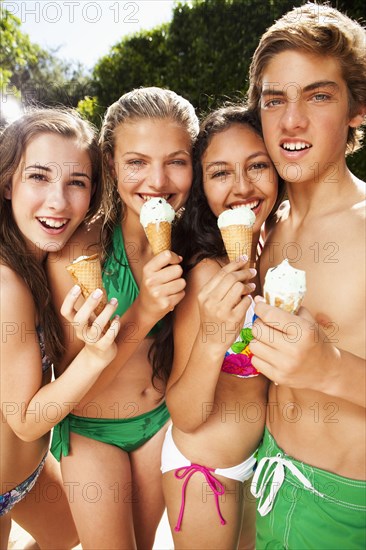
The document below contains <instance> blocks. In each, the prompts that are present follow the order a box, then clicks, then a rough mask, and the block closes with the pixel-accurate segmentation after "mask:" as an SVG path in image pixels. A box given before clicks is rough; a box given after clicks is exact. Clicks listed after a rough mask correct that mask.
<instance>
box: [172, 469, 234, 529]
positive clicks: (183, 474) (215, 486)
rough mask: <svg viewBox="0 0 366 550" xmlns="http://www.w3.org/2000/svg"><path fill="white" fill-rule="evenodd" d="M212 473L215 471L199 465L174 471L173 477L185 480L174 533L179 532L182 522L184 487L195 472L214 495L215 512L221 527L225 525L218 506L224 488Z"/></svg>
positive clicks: (184, 497)
mask: <svg viewBox="0 0 366 550" xmlns="http://www.w3.org/2000/svg"><path fill="white" fill-rule="evenodd" d="M214 471H215V470H214V468H206V466H201V465H200V464H191V465H190V466H184V467H183V468H178V469H177V470H176V471H175V477H176V478H177V479H183V478H186V479H185V480H184V483H183V487H182V504H181V507H180V512H179V516H178V521H177V525H176V526H175V527H174V531H180V528H181V525H182V520H183V513H184V506H185V500H186V487H187V484H188V481H189V480H190V479H191V477H192V476H193V474H195V473H196V472H201V474H203V475H204V476H205V478H206V481H207V483H208V485H209V486H210V488H211V490H212V492H213V493H214V495H215V501H216V510H217V513H218V514H219V518H220V522H221V525H225V524H226V521H225V520H224V518H223V517H222V514H221V510H220V504H219V496H221V495H223V494H224V493H225V487H224V486H223V485H222V483H220V482H219V481H218V480H217V479H216V478H215V477H214V476H213V475H212V473H211V472H214Z"/></svg>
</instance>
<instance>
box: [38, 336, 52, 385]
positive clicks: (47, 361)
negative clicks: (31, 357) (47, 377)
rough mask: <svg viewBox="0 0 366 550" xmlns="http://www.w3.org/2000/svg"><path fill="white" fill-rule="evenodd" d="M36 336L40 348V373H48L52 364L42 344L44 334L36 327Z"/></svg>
mask: <svg viewBox="0 0 366 550" xmlns="http://www.w3.org/2000/svg"><path fill="white" fill-rule="evenodd" d="M36 331H37V335H38V341H39V347H40V348H41V357H42V373H43V374H44V373H45V372H47V371H48V369H50V368H51V367H52V363H51V360H50V358H49V357H48V356H47V355H46V346H45V343H44V332H43V328H42V327H41V326H40V325H38V326H37V327H36Z"/></svg>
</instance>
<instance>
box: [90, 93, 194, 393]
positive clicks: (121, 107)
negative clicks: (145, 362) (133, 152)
mask: <svg viewBox="0 0 366 550" xmlns="http://www.w3.org/2000/svg"><path fill="white" fill-rule="evenodd" d="M146 119H147V120H169V121H173V122H175V123H176V124H177V125H179V126H180V127H181V128H182V130H184V131H185V132H187V135H188V136H189V138H190V140H191V144H192V147H193V145H194V142H195V140H196V137H197V134H198V131H199V121H198V117H197V115H196V112H195V110H194V107H193V105H192V104H191V103H190V102H189V101H188V100H187V99H185V98H184V97H182V96H180V95H178V94H176V93H175V92H173V91H171V90H167V89H164V88H157V87H148V88H136V89H135V90H132V91H131V92H127V93H126V94H124V95H123V96H121V97H120V98H119V99H118V101H116V102H115V103H113V104H112V105H111V106H110V107H109V108H108V110H107V112H106V114H105V117H104V121H103V124H102V128H101V135H100V147H101V151H102V157H103V181H104V185H105V188H106V195H105V198H106V200H105V201H104V203H103V210H104V215H105V219H104V223H103V229H102V247H103V259H104V260H105V258H106V257H107V256H108V255H109V254H111V253H113V250H112V238H113V231H114V228H115V227H116V225H117V224H118V223H120V222H121V220H122V216H123V204H122V200H121V197H120V196H119V193H118V187H117V183H116V178H115V176H114V174H113V172H112V170H111V160H112V159H113V156H114V149H115V145H116V143H115V142H116V140H115V134H116V129H117V128H118V127H119V126H121V125H122V124H124V123H135V122H138V121H141V120H146ZM116 260H117V258H116ZM159 352H160V353H164V350H159ZM155 354H156V345H155V342H154V343H153V344H152V346H151V348H150V352H149V359H150V361H151V363H152V382H153V384H154V380H155V379H160V380H167V375H166V374H165V373H164V372H162V370H161V364H160V361H156V360H155V359H154V356H155ZM164 365H165V363H164ZM167 370H168V371H169V372H170V370H171V364H170V365H169V366H168V367H167ZM168 374H169V373H168Z"/></svg>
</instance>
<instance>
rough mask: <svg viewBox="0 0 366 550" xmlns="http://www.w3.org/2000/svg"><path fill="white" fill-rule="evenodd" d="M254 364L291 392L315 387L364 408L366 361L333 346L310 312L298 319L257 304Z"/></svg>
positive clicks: (304, 311) (260, 303) (273, 308)
mask: <svg viewBox="0 0 366 550" xmlns="http://www.w3.org/2000/svg"><path fill="white" fill-rule="evenodd" d="M255 311H256V314H257V315H258V317H259V318H260V319H257V320H256V321H255V323H254V326H253V335H254V336H255V339H254V340H252V342H251V343H250V349H251V351H252V353H253V354H254V357H253V358H252V362H253V365H254V366H255V367H256V368H257V369H258V370H259V371H260V372H262V373H263V374H264V375H265V376H267V377H268V378H270V379H271V380H272V381H275V382H276V383H277V384H283V385H285V386H289V387H291V388H298V389H311V390H315V391H320V392H322V393H325V394H327V395H331V396H333V397H338V398H341V399H345V400H347V401H350V402H351V403H353V404H356V405H360V406H362V407H365V405H366V403H365V387H366V362H365V360H364V359H362V358H361V357H358V356H356V355H354V354H352V353H350V352H348V351H345V350H342V349H339V348H337V347H336V346H334V345H333V344H332V343H331V342H330V341H329V339H328V338H327V336H326V334H325V333H324V331H323V330H322V328H321V327H320V326H319V325H318V324H317V323H316V321H315V319H314V318H313V317H312V315H311V314H310V313H309V311H308V310H306V309H305V308H301V309H300V311H299V314H298V315H296V316H294V315H291V314H289V313H286V312H284V311H282V310H280V309H279V308H275V307H272V306H269V305H267V304H265V303H264V302H263V301H262V300H258V302H257V305H256V308H255Z"/></svg>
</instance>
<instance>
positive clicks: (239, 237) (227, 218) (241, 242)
mask: <svg viewBox="0 0 366 550" xmlns="http://www.w3.org/2000/svg"><path fill="white" fill-rule="evenodd" d="M254 223H255V214H254V212H253V211H252V210H251V209H250V208H249V207H248V206H240V207H239V208H234V209H230V210H224V211H223V212H222V213H221V214H220V216H219V217H218V219H217V225H218V227H219V229H220V232H221V236H222V240H223V241H224V245H225V250H226V253H227V255H228V258H229V260H230V261H231V262H232V261H234V260H238V259H239V258H240V256H243V255H244V254H245V255H246V256H248V258H249V262H250V263H251V264H252V258H251V256H252V242H253V225H254ZM254 260H255V258H253V262H254Z"/></svg>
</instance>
